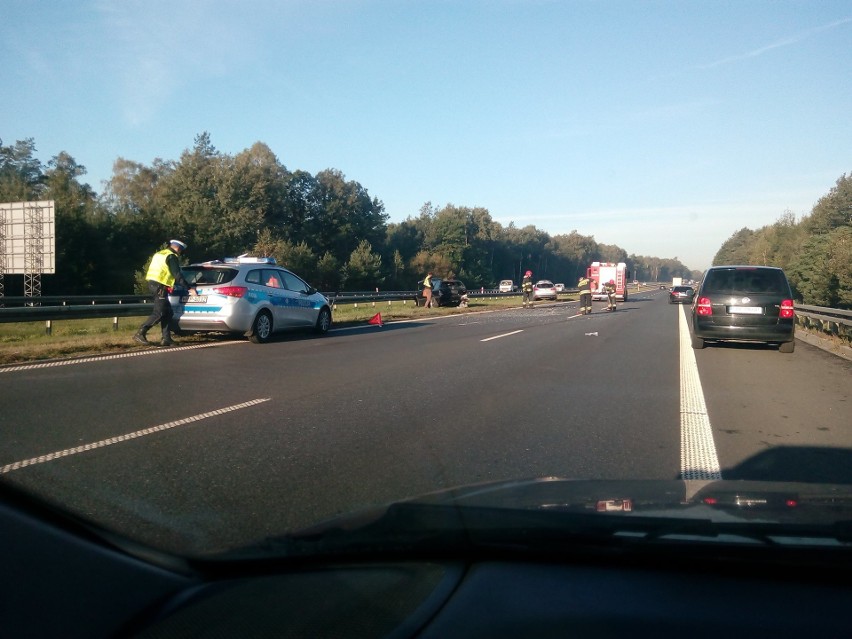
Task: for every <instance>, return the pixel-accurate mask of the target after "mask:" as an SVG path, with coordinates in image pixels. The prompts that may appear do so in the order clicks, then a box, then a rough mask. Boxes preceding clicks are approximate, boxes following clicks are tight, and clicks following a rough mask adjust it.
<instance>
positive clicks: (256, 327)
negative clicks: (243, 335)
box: [249, 311, 272, 344]
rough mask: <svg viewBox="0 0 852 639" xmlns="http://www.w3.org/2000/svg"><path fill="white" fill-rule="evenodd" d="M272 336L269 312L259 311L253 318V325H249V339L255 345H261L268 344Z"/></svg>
mask: <svg viewBox="0 0 852 639" xmlns="http://www.w3.org/2000/svg"><path fill="white" fill-rule="evenodd" d="M271 336H272V315H270V314H269V311H261V312H260V313H258V314H257V317H255V318H254V323H253V324H252V325H251V337H249V339H250V340H251V341H252V342H254V343H255V344H263V343H264V342H268V341H269V338H270V337H271Z"/></svg>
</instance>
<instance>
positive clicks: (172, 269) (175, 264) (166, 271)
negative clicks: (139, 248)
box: [133, 240, 198, 346]
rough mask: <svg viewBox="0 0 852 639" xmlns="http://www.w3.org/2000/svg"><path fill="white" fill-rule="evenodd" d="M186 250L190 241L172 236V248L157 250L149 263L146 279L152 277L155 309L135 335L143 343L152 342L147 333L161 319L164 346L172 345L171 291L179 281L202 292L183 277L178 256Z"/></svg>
mask: <svg viewBox="0 0 852 639" xmlns="http://www.w3.org/2000/svg"><path fill="white" fill-rule="evenodd" d="M185 250H186V244H184V243H183V242H181V241H180V240H169V246H168V248H164V249H163V250H162V251H157V252H156V253H154V256H153V257H152V258H151V266H149V267H148V272H147V273H146V274H145V279H146V280H147V281H148V290H149V291H151V295H152V296H153V297H154V311H153V312H152V313H151V316H150V317H149V318H148V319H146V320H145V322H144V323H143V324H142V326H140V327H139V330H138V331H136V335H134V336H133V339H134V340H135V341H137V342H139V343H140V344H149V343H150V342H148V338H147V337H146V336H145V334H146V333H147V332H148V331H149V330H150V329H151V328H152V327H153V326H154V324H156V323H157V322H159V323H160V328H161V330H162V334H163V339H162V341H161V342H160V345H161V346H172V345H174V342H173V341H172V337H171V332H170V330H169V322H170V321H171V319H172V316H173V315H174V311H172V305H171V303H170V302H169V291H170V289H171V288H172V287H173V286H174V285H175V283H177V284H180V285H181V286H183V287H184V288H186V289H188V290H189V291H190V292H192V291H194V293H195V294H196V295H197V294H198V289H193V287H192V286H191V285H190V283H189V282H187V281H186V279H184V277H183V273H181V271H180V261H179V260H178V257H179V256H180V254H181V253H183V251H185Z"/></svg>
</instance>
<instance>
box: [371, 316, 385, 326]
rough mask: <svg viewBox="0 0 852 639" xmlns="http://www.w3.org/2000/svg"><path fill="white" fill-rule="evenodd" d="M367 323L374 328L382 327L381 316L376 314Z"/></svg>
mask: <svg viewBox="0 0 852 639" xmlns="http://www.w3.org/2000/svg"><path fill="white" fill-rule="evenodd" d="M367 323H368V324H375V325H376V326H384V324H382V314H381V313H376V314H375V315H373V316H372V317H371V318H370V319H369V320H368V321H367Z"/></svg>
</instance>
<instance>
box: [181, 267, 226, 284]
mask: <svg viewBox="0 0 852 639" xmlns="http://www.w3.org/2000/svg"><path fill="white" fill-rule="evenodd" d="M181 271H182V272H183V276H184V277H185V278H186V281H187V282H189V283H190V284H224V283H225V282H230V281H231V280H232V279H234V278H235V277H236V276H237V273H238V272H239V271H237V270H236V269H233V268H221V267H211V266H185V267H183V268H182V269H181Z"/></svg>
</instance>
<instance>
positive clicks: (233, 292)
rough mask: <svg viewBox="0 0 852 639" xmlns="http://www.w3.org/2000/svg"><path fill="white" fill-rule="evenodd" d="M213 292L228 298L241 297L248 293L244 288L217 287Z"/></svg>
mask: <svg viewBox="0 0 852 639" xmlns="http://www.w3.org/2000/svg"><path fill="white" fill-rule="evenodd" d="M213 291H214V292H215V293H218V294H219V295H226V296H228V297H242V296H243V295H245V294H246V293H247V292H248V289H247V288H246V287H245V286H218V287H216V288H214V289H213Z"/></svg>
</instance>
